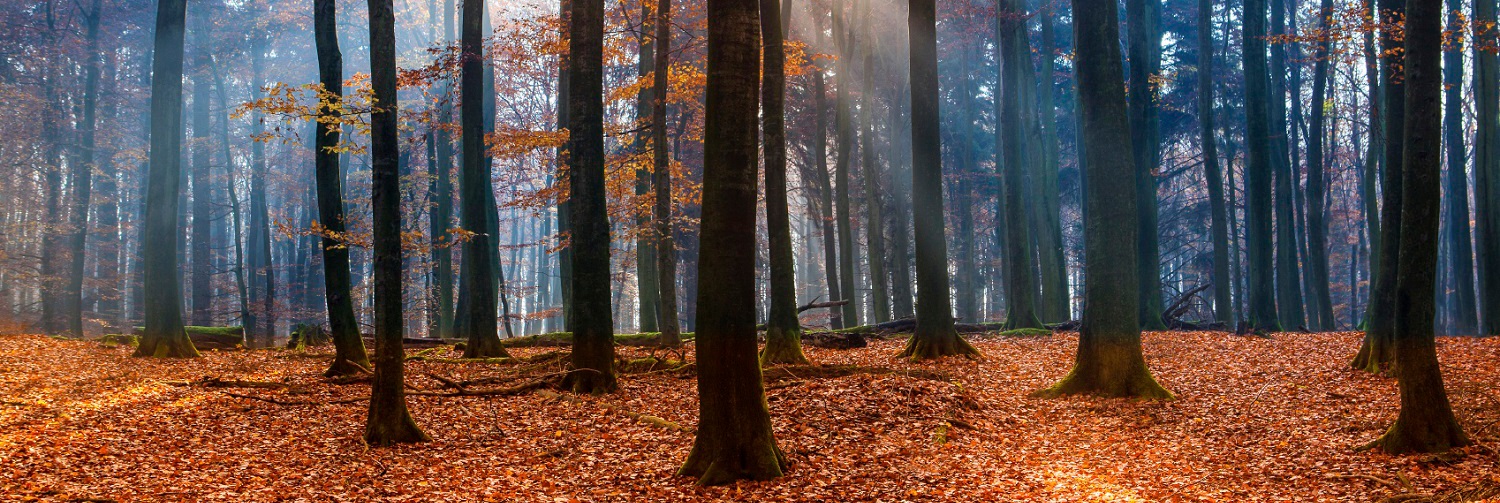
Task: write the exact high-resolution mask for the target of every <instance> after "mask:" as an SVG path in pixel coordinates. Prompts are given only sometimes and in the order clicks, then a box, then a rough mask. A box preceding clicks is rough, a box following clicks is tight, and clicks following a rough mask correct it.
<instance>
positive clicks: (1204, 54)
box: [1198, 0, 1235, 326]
mask: <svg viewBox="0 0 1500 503" xmlns="http://www.w3.org/2000/svg"><path fill="white" fill-rule="evenodd" d="M1213 13H1214V3H1213V0H1198V144H1199V147H1200V148H1202V149H1203V178H1204V180H1205V181H1206V182H1207V183H1208V211H1209V234H1210V239H1212V240H1213V247H1214V250H1213V282H1214V319H1216V320H1218V321H1221V322H1223V323H1224V324H1225V325H1226V326H1228V325H1231V324H1233V323H1234V314H1235V313H1234V300H1233V299H1232V298H1231V296H1230V288H1231V287H1232V286H1233V285H1232V284H1231V283H1232V282H1233V281H1234V280H1232V279H1230V276H1229V222H1228V220H1229V210H1228V208H1225V206H1224V175H1223V173H1222V172H1221V170H1220V169H1219V148H1218V140H1216V139H1215V138H1214V78H1215V75H1214V35H1213Z"/></svg>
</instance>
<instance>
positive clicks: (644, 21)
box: [634, 1, 661, 332]
mask: <svg viewBox="0 0 1500 503" xmlns="http://www.w3.org/2000/svg"><path fill="white" fill-rule="evenodd" d="M657 8H660V7H659V6H658V7H657ZM651 10H652V7H651V6H650V5H649V4H647V3H646V2H645V1H642V2H641V31H640V33H639V35H638V40H639V42H638V44H639V48H640V50H639V51H638V53H639V61H638V62H637V65H636V75H637V76H638V77H640V78H641V79H645V78H646V77H647V76H649V75H651V72H652V71H654V70H655V68H656V62H655V61H654V60H655V56H656V54H655V53H656V50H655V49H654V48H653V47H652V44H653V43H654V41H653V40H652V38H653V37H655V34H654V33H651V29H650V27H651V23H650V22H649V21H651V19H652V16H651ZM657 19H659V18H657ZM655 102H656V87H655V86H654V85H645V84H644V83H643V84H642V85H641V89H640V92H638V93H636V99H635V121H636V124H637V125H638V126H637V128H638V129H642V130H644V128H645V125H646V124H649V123H650V120H651V109H652V106H653V103H655ZM634 141H635V145H634V150H635V152H636V154H637V155H638V156H639V159H638V160H637V161H636V162H637V163H638V164H637V165H638V166H639V167H638V168H636V170H635V196H636V198H637V199H639V200H642V201H648V200H650V198H651V196H653V195H654V194H655V192H654V191H652V190H651V182H652V181H653V180H652V176H651V170H650V169H647V164H646V162H647V160H646V157H645V156H646V155H647V151H648V150H649V149H650V145H651V144H650V141H651V138H650V137H649V136H647V134H646V133H637V134H636V135H635V140H634ZM652 211H653V210H652V207H642V206H637V209H636V212H635V226H636V239H635V267H636V274H635V277H636V299H637V300H638V303H639V305H640V310H639V317H638V318H637V320H638V325H639V331H641V332H659V331H660V326H659V325H658V324H657V320H658V319H659V318H660V315H659V314H658V313H657V311H658V310H660V309H661V299H660V297H659V296H658V295H657V292H658V291H659V290H660V289H661V288H660V287H659V286H657V282H658V281H660V280H661V275H659V274H657V273H656V263H657V260H656V241H657V240H656V238H655V236H652V235H651V234H652V232H653V230H654V226H652V225H651V222H652V220H651V213H652Z"/></svg>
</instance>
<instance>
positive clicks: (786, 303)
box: [699, 0, 808, 364]
mask: <svg viewBox="0 0 1500 503" xmlns="http://www.w3.org/2000/svg"><path fill="white" fill-rule="evenodd" d="M781 30H782V29H781V5H780V2H779V1H778V0H760V32H761V36H762V42H763V43H764V44H765V47H764V52H763V54H764V58H763V60H764V61H763V67H762V70H761V78H762V80H763V82H762V86H761V90H760V91H761V99H762V102H761V113H762V115H763V116H764V117H765V119H764V121H765V122H764V123H763V124H762V125H761V129H762V130H763V131H764V134H765V144H764V148H765V159H766V160H765V162H766V179H765V183H766V226H767V232H768V234H769V241H770V246H771V252H770V253H771V260H770V262H771V264H770V266H771V309H770V314H769V316H767V318H766V347H765V350H764V351H763V352H761V354H760V360H761V363H762V364H772V363H803V364H805V363H808V362H807V356H805V355H803V354H802V325H801V322H800V321H798V320H797V284H796V282H797V277H796V274H797V272H796V264H795V263H794V262H793V258H792V223H791V215H790V207H789V205H788V202H787V196H786V186H787V179H786V164H787V162H786V102H785V98H786V49H785V48H784V47H783V42H782V35H783V34H782V31H781ZM700 267H701V265H700ZM700 273H701V272H700ZM699 291H700V292H702V290H699ZM700 295H701V293H700ZM700 313H701V312H700Z"/></svg>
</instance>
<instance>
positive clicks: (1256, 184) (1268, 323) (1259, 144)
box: [1240, 0, 1281, 333]
mask: <svg viewBox="0 0 1500 503" xmlns="http://www.w3.org/2000/svg"><path fill="white" fill-rule="evenodd" d="M1265 11H1266V3H1265V0H1245V13H1246V14H1245V16H1244V19H1245V23H1244V26H1243V27H1242V37H1241V42H1240V43H1241V46H1242V47H1244V50H1243V51H1242V52H1243V56H1244V67H1245V138H1246V141H1245V143H1246V154H1247V156H1246V157H1247V159H1246V165H1245V203H1246V204H1245V246H1246V255H1247V257H1248V258H1247V260H1248V261H1249V262H1250V263H1249V269H1250V284H1249V290H1250V295H1249V298H1250V305H1249V312H1248V313H1246V316H1247V318H1248V319H1249V323H1250V327H1251V329H1253V330H1255V331H1256V332H1257V333H1268V332H1279V331H1281V322H1280V319H1279V318H1278V317H1277V316H1276V290H1275V280H1276V275H1275V271H1274V270H1272V266H1271V260H1272V248H1271V242H1272V235H1271V219H1272V214H1271V171H1272V169H1273V166H1274V162H1275V159H1273V158H1272V157H1271V154H1272V152H1271V142H1270V138H1271V125H1270V117H1269V115H1270V111H1269V110H1268V107H1269V105H1267V102H1269V101H1270V99H1271V98H1270V96H1269V95H1270V92H1269V90H1268V89H1267V86H1268V85H1269V83H1270V77H1269V76H1268V70H1267V68H1266V20H1265Z"/></svg>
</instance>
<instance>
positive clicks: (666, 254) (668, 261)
mask: <svg viewBox="0 0 1500 503" xmlns="http://www.w3.org/2000/svg"><path fill="white" fill-rule="evenodd" d="M656 15H657V19H656V60H655V61H654V63H655V64H656V69H655V71H654V72H653V75H652V77H653V82H652V85H653V86H654V87H656V93H655V97H656V101H655V102H653V103H652V106H651V160H652V165H653V166H654V167H653V169H652V172H653V173H654V174H655V180H652V182H653V183H652V185H653V186H654V187H653V188H654V189H655V190H656V200H655V201H654V203H655V207H654V208H653V212H652V217H653V218H654V220H655V223H656V239H657V242H656V274H657V275H659V277H658V278H657V282H656V285H657V288H658V291H657V292H656V293H657V295H658V298H659V299H660V300H659V302H658V304H659V307H660V309H658V310H657V316H659V317H660V318H659V319H658V320H657V322H656V324H657V328H660V329H661V343H662V345H663V346H667V347H677V346H678V345H680V344H682V339H681V335H680V332H681V328H680V327H679V323H678V321H677V245H676V243H675V241H674V240H673V239H672V158H671V150H670V149H669V147H668V145H667V92H668V90H669V88H668V87H667V72H668V71H669V66H668V64H669V63H670V58H671V54H672V0H657V7H656Z"/></svg>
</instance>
